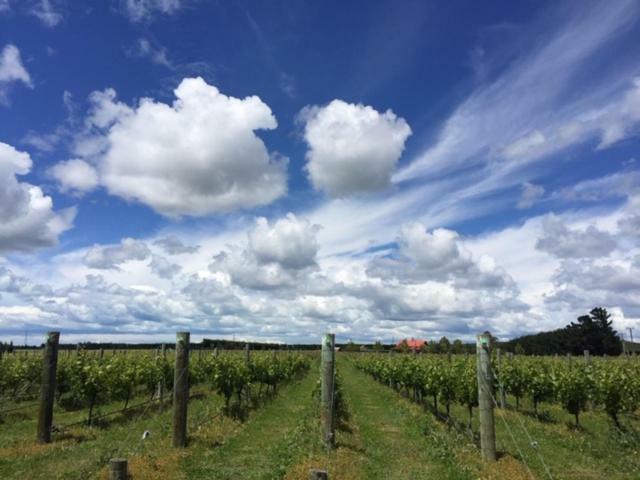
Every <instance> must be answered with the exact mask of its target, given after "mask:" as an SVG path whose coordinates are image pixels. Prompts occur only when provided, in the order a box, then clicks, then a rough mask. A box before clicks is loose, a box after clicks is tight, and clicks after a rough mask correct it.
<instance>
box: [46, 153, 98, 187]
mask: <svg viewBox="0 0 640 480" xmlns="http://www.w3.org/2000/svg"><path fill="white" fill-rule="evenodd" d="M49 174H50V175H51V176H52V177H53V178H55V179H56V180H57V181H58V183H59V184H60V189H61V190H62V191H63V192H76V193H79V194H82V193H84V192H88V191H90V190H93V189H94V188H95V187H96V186H97V185H98V174H97V172H96V170H95V168H93V167H92V166H91V165H89V164H88V163H87V162H85V161H84V160H81V159H79V158H74V159H71V160H67V161H65V162H60V163H57V164H56V165H54V166H53V167H51V169H50V170H49Z"/></svg>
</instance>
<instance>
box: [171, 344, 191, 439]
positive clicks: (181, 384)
mask: <svg viewBox="0 0 640 480" xmlns="http://www.w3.org/2000/svg"><path fill="white" fill-rule="evenodd" d="M188 404H189V332H178V333H177V334H176V367H175V373H174V377H173V446H174V447H179V448H182V447H186V446H187V405H188Z"/></svg>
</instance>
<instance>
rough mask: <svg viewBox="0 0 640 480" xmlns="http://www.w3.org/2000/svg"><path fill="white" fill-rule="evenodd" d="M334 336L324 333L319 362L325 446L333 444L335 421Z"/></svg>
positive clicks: (331, 446) (328, 446) (329, 446)
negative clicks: (320, 361) (320, 360)
mask: <svg viewBox="0 0 640 480" xmlns="http://www.w3.org/2000/svg"><path fill="white" fill-rule="evenodd" d="M335 341H336V336H335V335H334V334H333V333H325V334H324V337H323V338H322V363H321V369H322V372H321V375H322V377H321V383H322V391H321V398H320V404H321V410H322V411H321V416H322V430H323V441H324V444H325V446H326V447H327V448H333V447H334V445H335V424H334V423H335V422H334V420H335V419H334V412H333V407H334V405H333V387H334V380H335V361H336V349H335Z"/></svg>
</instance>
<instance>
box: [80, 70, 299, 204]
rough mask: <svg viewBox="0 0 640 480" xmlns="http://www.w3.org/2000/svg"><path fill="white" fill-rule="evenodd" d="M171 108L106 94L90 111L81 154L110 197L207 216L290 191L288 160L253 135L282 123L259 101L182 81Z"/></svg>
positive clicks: (266, 201) (265, 201)
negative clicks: (128, 102) (129, 102)
mask: <svg viewBox="0 0 640 480" xmlns="http://www.w3.org/2000/svg"><path fill="white" fill-rule="evenodd" d="M175 95H176V100H175V101H174V102H173V104H172V105H167V104H165V103H161V102H156V101H154V100H152V99H149V98H144V99H142V100H141V101H140V103H139V104H138V105H136V106H133V107H129V106H128V105H126V104H124V103H122V102H118V101H117V100H116V92H115V91H114V90H113V89H107V90H105V91H103V92H94V93H93V94H92V95H91V96H90V100H91V102H92V104H93V108H92V110H91V112H90V115H89V116H88V118H87V120H86V125H87V127H86V128H87V131H88V132H90V133H86V132H85V135H84V137H83V138H82V139H81V140H80V141H79V142H78V145H76V153H79V154H80V155H81V156H82V157H84V158H87V159H91V162H92V163H93V164H95V165H96V166H97V170H98V175H99V180H100V183H101V185H103V186H104V187H106V189H107V190H108V191H109V193H111V194H113V195H117V196H119V197H122V198H124V199H126V200H129V201H137V202H140V203H143V204H145V205H148V206H149V207H151V208H152V209H153V210H155V211H156V212H158V213H160V214H162V215H166V216H170V217H179V216H182V215H191V216H206V215H210V214H215V213H224V212H230V211H234V210H238V209H242V208H250V207H255V206H260V205H266V204H269V203H271V202H272V201H273V200H275V199H277V198H279V197H280V196H282V195H284V194H285V193H286V191H287V174H286V166H287V159H286V158H284V157H282V156H280V155H278V154H277V153H270V152H269V151H268V150H267V148H266V146H265V144H264V143H263V141H262V140H261V139H260V138H259V137H258V136H257V135H256V134H255V131H256V130H261V129H266V130H271V129H274V128H276V126H277V123H276V119H275V118H274V116H273V114H272V113H271V110H270V109H269V107H268V106H267V105H266V104H265V103H263V102H262V100H260V98H258V97H256V96H252V97H246V98H244V99H239V98H234V97H228V96H226V95H223V94H222V93H220V92H219V91H218V89H217V88H216V87H214V86H212V85H208V84H207V83H206V82H205V81H204V80H203V79H202V78H188V79H184V80H183V81H182V82H181V83H180V85H179V86H178V88H177V89H176V90H175Z"/></svg>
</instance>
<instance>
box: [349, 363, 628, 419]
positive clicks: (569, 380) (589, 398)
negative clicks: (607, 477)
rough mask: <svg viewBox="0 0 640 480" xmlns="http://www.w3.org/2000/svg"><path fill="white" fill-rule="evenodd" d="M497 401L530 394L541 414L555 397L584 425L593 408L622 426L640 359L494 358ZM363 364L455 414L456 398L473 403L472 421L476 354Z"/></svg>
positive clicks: (417, 397) (419, 398)
mask: <svg viewBox="0 0 640 480" xmlns="http://www.w3.org/2000/svg"><path fill="white" fill-rule="evenodd" d="M494 365H495V367H494V369H493V373H494V375H495V377H494V380H495V381H494V384H495V387H494V391H495V392H496V397H497V398H495V397H494V398H493V401H494V402H495V404H496V407H501V406H502V407H504V406H505V404H506V401H507V398H510V399H513V401H514V403H515V408H516V410H517V409H519V407H520V403H521V400H522V399H523V398H528V399H529V400H530V401H531V405H532V406H533V411H534V415H535V416H539V414H540V412H539V411H538V407H539V405H540V404H541V403H542V402H555V403H557V404H559V405H561V406H562V407H563V408H564V410H565V411H566V412H567V413H568V414H571V415H573V416H574V418H575V426H576V427H580V413H581V412H583V411H585V410H586V409H587V408H591V409H601V410H602V411H603V412H606V413H607V414H608V415H609V416H610V418H611V419H612V421H613V422H614V423H615V425H616V426H617V427H619V428H620V427H621V425H620V423H619V415H620V414H621V413H623V412H625V413H633V412H635V411H636V409H637V408H638V406H639V405H640V362H638V361H636V360H634V359H626V358H622V359H616V360H611V359H608V360H607V359H596V360H594V361H589V362H588V363H582V362H580V361H576V360H573V361H572V360H565V359H558V358H545V357H539V358H536V357H518V358H516V359H511V360H508V361H504V362H501V363H498V362H496V361H494ZM357 366H358V368H360V369H362V370H363V371H365V372H367V373H369V374H370V375H372V376H373V377H374V378H375V379H376V380H378V381H380V382H382V383H384V384H387V385H389V386H391V387H393V388H395V389H396V390H399V391H404V392H405V393H407V394H409V393H410V395H411V396H412V397H413V399H414V400H416V401H417V402H420V403H424V402H425V401H426V399H431V400H432V405H433V410H434V412H435V413H438V402H440V404H441V405H443V406H444V408H445V410H446V415H449V414H450V407H451V405H452V404H454V403H455V404H458V405H460V406H463V407H465V408H466V409H467V411H468V413H469V425H470V424H471V423H470V422H471V418H472V415H473V409H474V408H475V407H477V406H478V378H477V373H476V361H475V358H473V359H469V358H465V357H456V358H453V359H452V358H451V357H448V358H438V357H425V358H416V357H411V356H402V357H387V358H384V357H383V358H381V357H380V356H372V357H366V358H362V359H359V360H358V361H357Z"/></svg>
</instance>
